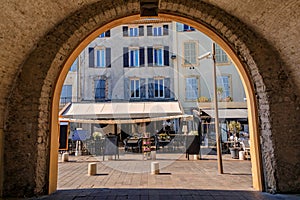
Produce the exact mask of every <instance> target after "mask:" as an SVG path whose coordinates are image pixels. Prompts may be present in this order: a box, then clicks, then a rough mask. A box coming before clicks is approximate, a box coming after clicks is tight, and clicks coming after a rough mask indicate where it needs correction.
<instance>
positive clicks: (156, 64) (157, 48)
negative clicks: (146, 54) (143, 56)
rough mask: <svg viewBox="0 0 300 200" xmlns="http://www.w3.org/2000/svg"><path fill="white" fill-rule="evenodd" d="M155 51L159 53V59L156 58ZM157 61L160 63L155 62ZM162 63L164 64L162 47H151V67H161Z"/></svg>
mask: <svg viewBox="0 0 300 200" xmlns="http://www.w3.org/2000/svg"><path fill="white" fill-rule="evenodd" d="M157 50H160V51H161V54H160V59H159V58H158V56H157V55H158V54H157ZM158 60H160V61H161V63H158V62H156V61H158ZM164 63H165V62H164V47H162V46H153V66H159V67H163V66H164Z"/></svg>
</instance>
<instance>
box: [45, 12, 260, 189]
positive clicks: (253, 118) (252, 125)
mask: <svg viewBox="0 0 300 200" xmlns="http://www.w3.org/2000/svg"><path fill="white" fill-rule="evenodd" d="M159 18H161V19H170V20H173V21H178V22H181V23H184V24H188V25H190V26H192V27H195V28H196V29H197V30H199V31H201V32H202V33H204V34H206V35H208V36H209V37H210V38H211V39H212V40H214V41H215V42H216V43H218V44H219V45H220V46H221V47H222V48H223V49H224V50H225V51H226V53H227V54H228V55H229V57H230V58H231V60H232V61H233V62H234V64H235V66H236V68H237V70H238V72H239V74H240V77H241V80H242V82H243V85H244V88H245V93H246V98H247V107H248V113H249V115H248V121H249V132H250V137H251V138H253V140H251V147H252V148H251V155H252V156H251V162H252V178H253V187H254V188H255V189H256V190H259V191H262V190H263V183H262V171H261V170H262V164H261V156H260V149H259V146H260V145H259V135H258V122H257V106H256V104H257V102H256V98H255V91H254V88H253V83H252V82H251V79H250V78H249V77H250V76H249V74H248V72H247V70H246V69H245V66H244V64H243V63H242V62H241V61H240V59H239V57H238V56H237V55H236V53H235V52H234V50H233V49H232V48H231V47H230V46H229V45H228V44H227V43H226V42H225V41H224V40H223V39H222V38H221V37H219V36H218V35H217V34H216V33H215V32H214V31H212V30H211V29H209V28H208V27H206V26H204V25H203V24H201V23H199V22H196V21H193V20H191V19H188V18H184V17H180V16H176V15H169V14H160V15H159ZM138 19H139V16H138V15H133V16H130V17H125V18H122V19H119V20H115V21H113V22H110V23H107V24H106V25H104V26H102V27H101V28H99V29H97V30H96V31H94V32H93V33H92V34H90V35H89V36H87V37H86V39H85V40H84V41H82V42H81V44H80V45H78V47H77V48H76V49H75V50H74V51H73V52H72V54H71V55H70V56H69V58H68V59H66V63H65V64H64V67H63V69H62V71H61V73H60V75H59V78H58V80H57V82H56V86H55V90H54V95H53V101H52V117H51V122H52V123H51V124H52V125H51V152H50V154H51V155H50V175H49V180H50V183H49V193H51V192H53V191H55V190H56V184H57V160H58V157H57V150H58V143H57V137H58V123H57V122H58V104H59V98H60V95H59V94H60V91H61V88H62V85H63V81H64V79H65V77H66V75H67V73H68V66H71V63H73V62H74V61H75V59H76V58H77V56H78V55H79V54H80V52H81V51H82V50H83V49H84V48H85V47H86V46H87V44H88V43H89V42H91V41H92V40H93V39H94V38H95V37H96V36H98V35H100V34H101V33H103V32H105V31H107V30H109V29H111V28H113V27H115V26H118V25H122V24H124V23H126V22H129V21H132V20H138Z"/></svg>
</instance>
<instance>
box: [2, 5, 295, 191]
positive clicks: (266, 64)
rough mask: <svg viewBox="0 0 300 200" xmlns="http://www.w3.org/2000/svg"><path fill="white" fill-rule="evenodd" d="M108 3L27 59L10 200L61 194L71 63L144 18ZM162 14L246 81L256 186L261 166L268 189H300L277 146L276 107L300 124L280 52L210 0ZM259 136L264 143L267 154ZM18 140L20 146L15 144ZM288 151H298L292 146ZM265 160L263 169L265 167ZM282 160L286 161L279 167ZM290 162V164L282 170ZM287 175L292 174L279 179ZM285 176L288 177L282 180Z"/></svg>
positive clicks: (14, 123) (9, 174)
mask: <svg viewBox="0 0 300 200" xmlns="http://www.w3.org/2000/svg"><path fill="white" fill-rule="evenodd" d="M106 3H107V4H106ZM106 3H105V1H101V2H97V3H94V4H90V5H88V6H85V7H83V8H82V9H80V10H78V11H77V12H75V13H74V14H72V15H70V16H69V17H68V18H66V19H65V20H64V21H62V22H61V23H60V24H59V25H57V26H56V27H55V28H54V29H53V30H52V31H50V32H49V33H48V34H47V35H46V36H45V37H44V38H43V39H42V40H41V41H40V42H39V43H38V46H37V48H36V49H35V50H34V51H33V52H32V53H31V54H30V55H29V57H28V59H27V60H26V61H25V62H24V65H23V68H22V72H20V75H19V77H18V79H17V80H16V84H15V87H14V90H13V92H12V95H11V96H10V98H9V104H8V118H7V119H6V121H7V126H6V127H5V129H4V132H5V133H7V134H6V137H5V141H4V148H5V149H4V150H5V157H4V174H5V175H4V180H5V182H6V183H7V184H5V185H4V186H3V193H4V195H14V196H23V195H33V194H45V193H47V191H50V192H52V191H54V190H55V188H56V176H57V145H58V143H57V132H58V124H57V122H58V119H57V117H58V106H57V105H58V102H59V92H60V90H61V86H62V83H63V80H64V77H65V76H66V74H67V71H68V69H67V68H66V67H64V66H70V64H71V63H72V62H73V61H74V59H75V57H76V56H77V55H78V54H79V52H80V51H81V50H82V48H83V47H84V46H86V44H87V43H88V42H89V41H91V40H92V39H93V38H94V37H95V36H96V35H97V34H99V33H101V32H104V31H105V30H107V29H109V28H110V27H114V26H116V25H118V24H121V23H124V22H126V21H130V20H134V19H138V18H139V15H138V13H139V11H140V10H139V2H138V1H130V2H119V1H117V2H114V3H113V4H111V2H109V1H108V2H106ZM159 13H161V14H160V15H159V17H165V18H169V19H174V20H176V21H180V22H184V23H186V24H190V25H192V26H194V27H196V28H197V29H199V30H201V31H202V32H204V33H206V34H207V35H209V36H210V37H211V38H212V39H214V40H215V41H217V42H218V43H219V44H220V45H221V46H222V47H223V48H224V49H225V51H226V52H227V53H229V55H230V57H231V59H232V60H233V61H234V62H235V64H236V65H237V67H238V70H239V72H240V74H241V76H242V77H243V80H244V85H245V87H246V91H247V92H246V93H247V99H249V101H248V107H249V108H250V115H249V116H250V118H251V120H249V121H252V122H253V124H252V125H250V127H251V129H250V131H251V133H252V134H253V135H252V137H253V138H254V140H253V141H252V142H253V146H254V147H255V149H254V152H252V153H253V155H255V158H256V159H254V161H253V165H252V167H253V169H252V170H253V171H254V174H253V177H254V187H255V188H256V189H258V190H261V189H262V188H263V185H262V183H263V182H262V180H261V178H262V173H263V172H262V171H261V169H260V168H261V167H263V170H264V183H265V185H266V190H270V191H296V190H297V182H296V179H295V176H293V174H291V173H290V172H289V171H290V170H291V169H295V170H297V168H295V166H293V163H291V162H290V161H291V160H293V159H291V160H287V161H284V155H281V154H282V153H283V151H281V150H282V147H280V146H278V143H277V142H276V141H277V140H280V138H281V137H282V136H281V135H280V134H279V133H280V126H281V125H283V124H282V123H283V122H282V121H281V117H282V116H281V115H278V113H275V112H272V110H277V109H276V107H277V106H281V107H289V108H290V112H289V114H290V117H291V119H292V120H291V121H292V122H298V121H299V116H298V115H297V112H296V108H297V105H298V104H297V101H296V99H295V98H296V97H295V95H294V93H293V92H291V90H292V89H291V86H290V84H289V83H288V82H285V80H286V79H287V76H286V73H285V71H284V70H283V69H282V67H281V65H280V63H281V60H280V57H279V56H278V53H277V52H276V51H275V50H274V49H273V47H272V46H271V45H270V44H269V43H268V42H267V41H266V40H264V39H263V38H262V37H261V36H260V35H258V34H255V33H254V32H252V31H251V29H249V28H248V27H246V26H245V25H244V24H243V23H242V22H241V21H239V20H238V19H236V18H234V17H232V16H230V15H229V14H227V13H225V12H222V10H220V9H219V8H217V7H214V6H212V5H209V4H206V3H204V2H194V1H191V2H189V4H184V3H183V2H177V1H169V2H164V1H162V2H161V3H160V5H159ZM99 27H101V28H100V29H98V28H99ZM270 66H272V67H270ZM283 83H284V84H283ZM270 94H271V95H272V99H270ZM258 125H259V126H258ZM298 129H299V127H298V128H297V126H296V125H292V126H290V127H289V132H291V133H294V132H297V130H298ZM8 133H16V134H19V135H18V136H17V135H16V134H8ZM259 138H260V139H261V141H262V145H261V150H260V148H259V147H260V145H259ZM13 141H15V142H14V144H15V146H12V145H9V144H12V143H13ZM270 152H271V153H270ZM288 152H291V153H292V154H295V152H292V151H291V149H289V150H288ZM16 153H17V154H16ZM261 156H262V161H263V163H264V165H262V164H261V158H260V157H261ZM295 157H296V156H295ZM18 158H22V159H18ZM29 158H30V159H29ZM24 159H25V160H26V162H24ZM279 160H280V161H284V162H282V163H279V162H278V161H279ZM284 164H286V165H288V167H287V168H286V167H283V166H282V165H284ZM8 166H13V167H8ZM27 166H31V167H27ZM280 173H283V174H285V176H280ZM279 177H280V178H282V179H281V181H280V182H279ZM286 180H287V182H288V184H287V183H285V181H286ZM291 180H292V181H291ZM2 182H3V180H2ZM284 183H285V184H284ZM16 191H17V192H16Z"/></svg>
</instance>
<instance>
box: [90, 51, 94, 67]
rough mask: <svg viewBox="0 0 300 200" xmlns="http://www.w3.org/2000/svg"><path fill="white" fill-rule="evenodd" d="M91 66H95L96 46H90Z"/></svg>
mask: <svg viewBox="0 0 300 200" xmlns="http://www.w3.org/2000/svg"><path fill="white" fill-rule="evenodd" d="M89 67H95V54H94V48H91V47H90V48H89Z"/></svg>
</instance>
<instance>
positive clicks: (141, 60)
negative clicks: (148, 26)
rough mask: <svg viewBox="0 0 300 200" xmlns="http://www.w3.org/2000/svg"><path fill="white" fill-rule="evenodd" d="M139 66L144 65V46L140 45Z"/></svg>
mask: <svg viewBox="0 0 300 200" xmlns="http://www.w3.org/2000/svg"><path fill="white" fill-rule="evenodd" d="M140 66H141V67H143V66H145V48H144V47H140Z"/></svg>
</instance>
